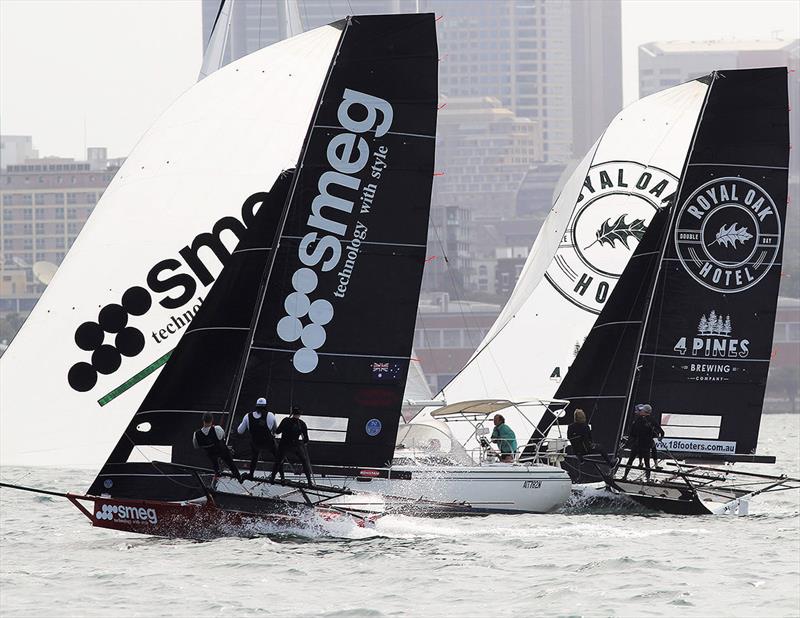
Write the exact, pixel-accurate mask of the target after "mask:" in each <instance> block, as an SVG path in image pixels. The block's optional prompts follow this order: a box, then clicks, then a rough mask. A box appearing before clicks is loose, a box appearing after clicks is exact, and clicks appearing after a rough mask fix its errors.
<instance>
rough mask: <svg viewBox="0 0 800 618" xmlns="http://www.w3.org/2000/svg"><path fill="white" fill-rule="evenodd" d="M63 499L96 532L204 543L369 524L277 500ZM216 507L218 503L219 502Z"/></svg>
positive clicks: (330, 510)
mask: <svg viewBox="0 0 800 618" xmlns="http://www.w3.org/2000/svg"><path fill="white" fill-rule="evenodd" d="M67 498H68V499H69V500H70V501H71V502H72V503H73V504H74V505H75V506H77V507H78V508H79V509H80V510H81V512H82V513H83V514H84V515H86V517H87V518H88V519H89V520H90V521H91V522H92V525H93V526H95V527H97V528H107V529H110V530H119V531H122V532H135V533H137V534H147V535H152V536H161V537H173V538H187V539H209V538H218V537H222V536H251V535H257V534H263V533H264V532H265V531H267V532H281V531H283V530H286V531H289V530H297V529H298V528H304V529H306V528H312V529H313V528H314V527H321V526H322V525H323V524H324V523H325V522H327V521H338V520H342V521H344V520H350V521H352V522H353V523H354V524H355V525H358V526H369V525H372V523H373V522H372V521H371V520H368V519H363V518H356V517H351V516H350V515H348V514H346V513H342V512H341V511H337V510H334V509H324V508H318V507H311V506H306V505H303V504H299V503H289V502H286V501H282V500H264V499H261V500H258V502H259V503H260V504H259V506H258V508H247V507H241V506H237V507H236V508H231V507H223V506H220V505H218V504H217V503H216V502H215V501H210V500H207V499H203V500H200V501H192V502H168V501H160V500H128V499H116V498H106V497H97V496H81V495H75V494H67ZM221 502H222V501H221Z"/></svg>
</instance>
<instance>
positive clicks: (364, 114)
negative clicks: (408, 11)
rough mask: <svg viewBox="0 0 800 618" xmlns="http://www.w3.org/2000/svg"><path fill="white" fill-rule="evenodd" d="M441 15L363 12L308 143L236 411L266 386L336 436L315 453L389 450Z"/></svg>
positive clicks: (418, 269) (364, 459) (426, 168)
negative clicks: (365, 14)
mask: <svg viewBox="0 0 800 618" xmlns="http://www.w3.org/2000/svg"><path fill="white" fill-rule="evenodd" d="M437 70H438V53H437V47H436V36H435V25H434V19H433V16H432V15H430V14H426V15H396V16H368V17H354V18H351V19H349V20H348V22H347V25H346V27H345V30H344V33H343V35H342V40H341V43H340V47H339V50H338V53H337V57H336V62H335V64H334V67H333V70H332V71H331V74H330V76H329V79H328V82H327V84H326V87H325V90H324V93H323V97H322V100H321V104H320V107H319V111H318V114H317V116H316V117H315V119H314V123H313V126H312V127H311V131H310V134H309V137H308V140H307V143H306V146H305V148H304V152H303V155H302V158H301V161H300V166H299V168H298V174H297V180H296V184H295V186H294V187H293V193H292V197H291V203H290V205H289V209H288V211H287V213H286V220H285V223H284V224H283V226H282V232H281V234H280V239H279V245H278V249H277V251H276V254H275V261H274V264H272V265H271V270H270V274H269V285H268V290H267V293H266V298H265V300H264V303H263V307H262V308H261V311H260V315H259V319H258V324H257V327H256V330H255V333H254V340H253V348H252V350H251V352H250V354H249V357H248V359H247V369H246V372H245V374H244V379H243V383H242V388H241V393H240V397H239V399H238V404H237V408H236V416H235V419H234V422H237V421H238V420H239V418H241V416H242V415H243V414H244V413H246V412H247V411H248V410H249V408H250V406H252V402H253V401H254V400H255V399H256V398H257V397H258V396H261V395H266V396H267V398H268V400H269V402H270V406H271V408H272V409H273V410H274V411H275V412H279V413H287V412H288V411H289V410H290V409H291V407H292V406H297V407H299V408H300V409H301V410H302V411H303V413H304V414H305V415H307V418H308V419H313V422H312V420H309V421H308V424H309V426H310V427H312V428H316V429H321V430H325V429H328V430H329V431H328V432H326V433H329V436H330V437H331V438H332V439H331V440H327V441H314V442H312V444H311V448H310V454H311V459H312V461H313V462H314V463H315V464H336V465H366V466H376V465H382V464H385V463H386V462H388V461H389V460H390V458H391V456H392V452H393V450H394V439H395V434H396V431H397V425H398V421H399V418H400V408H401V405H402V396H403V389H404V385H405V380H406V375H407V372H408V367H409V358H410V353H411V344H412V339H413V332H414V323H415V318H416V305H417V300H418V296H419V288H420V283H421V277H422V268H423V264H424V259H425V245H426V237H427V225H428V212H429V206H430V192H431V184H432V176H433V161H434V146H435V134H436V107H437Z"/></svg>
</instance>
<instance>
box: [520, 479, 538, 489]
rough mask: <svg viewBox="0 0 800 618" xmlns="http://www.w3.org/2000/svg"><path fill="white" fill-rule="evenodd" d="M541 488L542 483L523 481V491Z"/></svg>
mask: <svg viewBox="0 0 800 618" xmlns="http://www.w3.org/2000/svg"><path fill="white" fill-rule="evenodd" d="M541 486H542V482H541V481H522V488H523V489H539V488H540V487H541Z"/></svg>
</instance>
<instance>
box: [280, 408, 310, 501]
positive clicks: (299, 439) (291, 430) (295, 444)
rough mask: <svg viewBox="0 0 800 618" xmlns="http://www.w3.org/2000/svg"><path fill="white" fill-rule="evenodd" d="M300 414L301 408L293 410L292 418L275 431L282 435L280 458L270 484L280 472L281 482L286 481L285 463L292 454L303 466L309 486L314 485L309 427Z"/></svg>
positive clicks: (285, 420)
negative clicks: (284, 474)
mask: <svg viewBox="0 0 800 618" xmlns="http://www.w3.org/2000/svg"><path fill="white" fill-rule="evenodd" d="M300 414H301V413H300V408H298V407H294V408H292V414H291V416H287V417H286V418H285V419H283V420H282V421H281V424H280V425H278V428H277V429H276V430H275V433H276V434H280V435H281V440H280V443H279V444H278V456H277V457H276V458H275V466H274V467H273V468H272V475H271V476H270V479H269V480H270V482H274V481H275V475H276V474H277V473H278V472H280V473H281V480H284V476H283V462H284V461H285V460H286V457H287V455H289V454H290V453H291V454H292V455H294V456H295V457H297V459H299V460H300V463H301V464H303V472H305V473H306V479H308V484H309V485H313V484H314V482H313V481H312V480H311V462H310V461H309V459H308V450H307V448H306V445H307V444H308V427H306V424H305V422H304V421H302V420H301V419H300Z"/></svg>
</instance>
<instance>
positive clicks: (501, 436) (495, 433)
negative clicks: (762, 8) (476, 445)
mask: <svg viewBox="0 0 800 618" xmlns="http://www.w3.org/2000/svg"><path fill="white" fill-rule="evenodd" d="M493 422H494V429H493V430H492V436H491V439H492V442H495V443H497V445H498V446H499V447H500V461H503V462H505V463H512V462H513V461H514V453H516V452H517V436H516V434H515V433H514V430H513V429H511V427H509V426H508V425H506V419H505V417H504V416H503V415H502V414H495V415H494V419H493Z"/></svg>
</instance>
